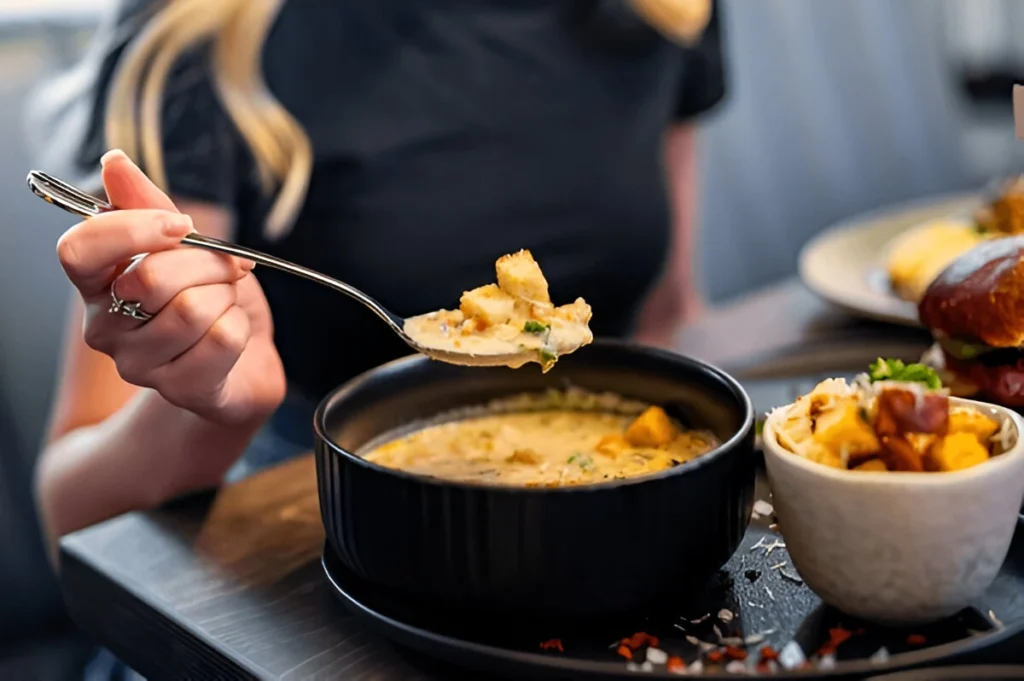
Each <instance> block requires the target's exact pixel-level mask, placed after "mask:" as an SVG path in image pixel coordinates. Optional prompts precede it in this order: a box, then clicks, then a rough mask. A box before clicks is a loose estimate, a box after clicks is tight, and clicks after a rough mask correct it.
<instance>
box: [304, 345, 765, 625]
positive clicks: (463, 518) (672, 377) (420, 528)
mask: <svg viewBox="0 0 1024 681" xmlns="http://www.w3.org/2000/svg"><path fill="white" fill-rule="evenodd" d="M569 386H575V387H578V388H582V389H585V390H590V391H599V392H603V391H612V392H615V393H618V394H619V395H622V396H623V397H626V398H631V399H637V400H643V401H646V402H650V403H653V404H658V405H661V406H662V407H664V408H665V409H666V411H668V412H669V414H670V415H671V416H673V417H675V418H677V419H679V420H680V421H681V422H682V423H684V424H686V425H692V426H694V427H703V428H708V429H710V430H712V431H714V432H715V433H716V434H717V435H718V437H719V438H720V439H721V440H722V442H723V443H724V444H723V445H722V446H721V447H719V448H718V449H716V450H714V451H713V452H710V453H708V454H706V455H704V456H702V457H699V458H697V459H694V460H693V461H690V462H687V463H684V464H682V465H680V466H676V467H674V468H671V469H669V470H666V471H661V472H659V473H654V474H651V475H647V476H644V477H638V478H632V479H625V480H617V481H613V482H608V483H603V484H597V485H586V486H577V487H565V488H524V487H497V486H483V485H472V484H464V483H458V482H449V481H445V480H440V479H435V478H429V477H422V476H415V475H411V474H408V473H404V472H401V471H397V470H392V469H389V468H384V467H382V466H378V465H376V464H373V463H369V462H367V461H366V460H364V459H362V458H360V457H358V456H356V455H355V454H353V452H356V451H359V450H360V448H361V447H362V446H363V445H365V444H366V443H368V442H370V441H371V440H373V439H375V438H377V437H379V436H380V435H382V434H383V433H386V432H387V431H390V430H393V429H395V428H399V427H401V426H403V425H406V424H408V423H409V422H411V421H417V420H422V419H429V418H430V417H433V416H437V415H439V414H441V413H443V412H446V411H449V410H452V409H456V408H460V407H468V406H475V405H482V404H484V403H486V402H488V401H490V400H492V399H495V398H499V397H508V396H512V395H516V394H519V393H523V392H533V391H543V390H545V389H547V388H551V387H556V388H562V387H569ZM315 430H316V461H317V476H318V481H319V493H320V509H321V515H322V516H323V522H324V528H325V529H326V533H327V541H328V543H329V544H330V547H331V548H333V550H334V551H336V552H337V554H338V556H339V557H340V559H341V560H342V561H343V562H344V563H345V565H347V566H348V567H349V568H350V569H351V570H352V571H353V572H354V573H355V574H356V575H358V576H360V577H362V578H365V579H367V580H370V581H372V582H375V583H377V584H382V585H386V586H389V587H392V588H394V589H396V590H399V591H401V592H404V593H406V594H407V595H409V596H410V597H417V598H420V599H426V600H427V601H429V602H434V603H436V604H437V605H438V607H443V608H445V609H451V608H458V609H466V610H487V611H490V612H494V611H502V612H505V613H508V614H509V615H515V614H519V615H525V616H537V615H542V616H553V617H575V616H586V615H594V614H599V613H600V614H610V613H615V612H619V611H627V610H631V609H633V608H635V607H641V606H647V605H650V604H651V603H652V602H654V601H657V600H658V599H660V598H661V597H666V596H670V595H673V594H676V593H678V592H681V593H685V592H687V591H689V590H692V589H700V588H701V587H703V585H704V584H705V583H706V582H707V580H708V579H709V578H710V577H711V575H712V574H713V573H715V572H716V571H717V570H718V568H719V567H721V565H722V564H724V563H725V562H726V560H727V559H728V558H729V557H730V556H731V555H732V554H733V552H734V551H735V550H736V547H737V546H738V545H739V542H740V539H741V538H742V537H743V534H744V532H745V530H746V527H747V523H748V521H749V519H750V512H751V506H752V503H753V500H752V497H753V489H754V473H755V455H754V411H753V407H752V406H751V403H750V400H749V399H748V397H747V395H746V393H745V392H744V391H743V389H742V388H741V387H740V385H739V384H738V383H737V382H736V381H735V380H734V379H732V378H731V377H729V376H728V375H726V374H725V373H723V372H721V371H719V370H718V369H715V368H713V367H711V366H708V365H706V364H703V363H701V362H698V361H696V360H693V359H688V358H686V357H682V356H679V355H675V354H671V353H667V352H661V351H658V350H652V349H647V348H642V347H638V346H633V345H629V344H624V343H618V342H609V341H598V342H596V343H594V344H593V345H591V346H588V347H586V348H584V349H583V350H580V351H579V352H577V353H575V354H573V355H570V356H568V357H565V358H563V359H561V360H560V361H559V363H558V365H557V366H556V367H555V368H554V369H553V370H552V371H551V372H549V373H548V374H541V372H540V371H537V370H536V367H526V368H523V369H518V370H511V369H503V368H493V369H484V368H465V367H457V366H452V365H448V364H441V363H438V362H434V361H431V360H428V359H427V358H425V357H419V356H417V357H410V358H407V359H401V360H398V361H395V362H391V363H390V364H386V365H384V366H382V367H379V368H377V369H374V370H372V371H369V372H367V373H365V374H363V375H362V376H359V377H357V378H356V379H354V380H352V381H351V382H349V383H347V384H346V385H344V386H342V387H341V388H339V389H338V390H336V391H334V392H333V393H332V394H330V395H328V396H327V397H326V398H325V399H324V401H323V402H322V403H321V404H320V406H319V408H318V409H317V412H316V417H315Z"/></svg>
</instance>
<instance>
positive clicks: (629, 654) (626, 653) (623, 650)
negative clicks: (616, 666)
mask: <svg viewBox="0 0 1024 681" xmlns="http://www.w3.org/2000/svg"><path fill="white" fill-rule="evenodd" d="M615 652H617V653H618V654H619V655H621V656H622V657H624V658H626V659H627V660H632V659H633V651H632V650H630V649H629V648H628V647H626V646H619V647H618V648H616V649H615Z"/></svg>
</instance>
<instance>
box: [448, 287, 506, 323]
mask: <svg viewBox="0 0 1024 681" xmlns="http://www.w3.org/2000/svg"><path fill="white" fill-rule="evenodd" d="M515 309H516V300H515V298H513V297H512V296H510V295H509V294H507V293H505V292H504V291H502V290H501V289H500V288H498V285H497V284H487V285H486V286H481V287H479V288H475V289H473V290H472V291H466V292H465V293H463V294H462V298H461V299H460V300H459V310H461V311H462V314H464V315H465V316H466V318H467V319H475V320H477V321H478V322H482V323H483V328H487V327H488V326H497V325H498V324H507V323H508V321H509V320H510V319H511V318H512V315H514V314H515ZM477 327H478V328H479V327H480V324H478V325H477ZM479 330H481V331H482V330H483V329H482V328H480V329H479Z"/></svg>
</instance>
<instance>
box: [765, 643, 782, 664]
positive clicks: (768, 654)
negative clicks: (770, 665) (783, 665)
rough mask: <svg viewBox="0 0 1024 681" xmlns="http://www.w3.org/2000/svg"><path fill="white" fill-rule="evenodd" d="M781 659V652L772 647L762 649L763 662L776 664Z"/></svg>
mask: <svg viewBox="0 0 1024 681" xmlns="http://www.w3.org/2000/svg"><path fill="white" fill-rule="evenodd" d="M778 659H779V651H777V650H775V648H772V647H771V646H765V647H764V648H761V662H775V661H777V660H778Z"/></svg>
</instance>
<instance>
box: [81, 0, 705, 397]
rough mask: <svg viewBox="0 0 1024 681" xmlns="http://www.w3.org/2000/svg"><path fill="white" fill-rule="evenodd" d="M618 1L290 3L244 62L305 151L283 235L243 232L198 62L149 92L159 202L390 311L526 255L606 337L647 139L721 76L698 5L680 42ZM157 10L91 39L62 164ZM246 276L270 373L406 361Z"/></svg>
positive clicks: (251, 228)
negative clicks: (263, 82) (304, 168)
mask: <svg viewBox="0 0 1024 681" xmlns="http://www.w3.org/2000/svg"><path fill="white" fill-rule="evenodd" d="M625 2H626V0H416V1H412V0H346V2H315V1H313V0H290V1H289V2H286V3H285V5H284V8H283V9H282V11H281V14H280V15H279V17H278V19H277V22H276V24H275V26H274V27H273V29H272V31H271V34H270V36H269V37H268V40H267V42H266V45H265V48H264V57H263V58H264V72H265V76H266V79H267V83H268V85H269V87H270V89H271V90H272V91H273V93H274V94H275V95H276V96H277V97H278V99H279V100H280V101H281V103H282V104H283V105H284V106H285V107H286V108H287V109H288V110H289V111H290V112H291V113H292V114H293V115H294V116H295V117H296V118H297V119H298V120H299V122H300V123H301V124H302V125H303V126H304V127H305V129H306V132H307V133H308V135H309V136H310V138H311V140H312V143H313V147H314V151H315V167H314V172H313V177H312V182H311V185H310V188H309V194H308V199H307V201H306V203H305V207H304V208H303V210H302V212H301V214H300V216H299V218H298V221H297V223H296V225H295V227H294V229H293V231H292V232H291V233H290V234H289V235H288V236H287V237H285V238H284V239H282V240H280V241H278V242H268V241H267V240H266V239H264V238H263V236H262V223H263V218H264V217H265V214H266V210H267V208H268V206H269V201H268V199H267V197H265V196H262V195H261V193H260V191H259V188H258V185H257V183H256V178H255V173H254V167H253V164H252V160H251V158H250V156H249V152H248V150H247V147H246V146H245V144H244V142H243V141H242V140H241V138H240V137H239V136H238V134H237V132H236V131H235V129H234V127H233V125H232V124H231V122H230V119H228V117H227V116H226V114H225V112H224V110H223V109H222V108H221V106H220V105H219V103H218V101H217V99H216V96H215V94H214V91H213V88H212V85H211V79H210V74H209V70H208V62H207V60H206V59H205V58H204V55H203V54H201V53H197V54H193V55H190V56H189V57H188V58H186V59H183V60H182V63H181V64H180V65H179V67H178V68H177V69H176V70H175V72H174V73H173V75H172V77H171V79H170V82H169V83H168V87H167V91H166V102H165V112H164V139H165V147H166V152H165V156H166V159H165V161H166V166H167V174H168V180H169V183H170V188H171V191H172V193H173V194H174V195H176V196H181V197H187V198H190V199H196V200H203V201H210V202H214V203H217V204H222V205H224V206H227V207H230V208H231V209H232V210H233V211H234V212H235V213H236V215H237V216H238V222H237V225H238V227H237V234H236V239H237V240H238V241H239V242H240V243H243V244H245V245H249V246H252V247H256V248H259V249H264V250H266V251H268V252H270V253H274V254H276V255H279V256H282V257H285V258H288V259H291V260H294V261H296V262H299V263H302V264H304V265H307V266H309V267H313V268H315V269H318V270H320V271H322V272H325V273H327V274H330V275H333V276H336V277H338V278H340V279H343V280H344V281H347V282H349V283H351V284H353V285H355V286H357V287H359V288H361V289H363V290H365V291H366V292H368V293H369V294H370V295H372V296H374V297H376V298H377V299H378V300H380V302H381V303H383V304H384V305H385V306H387V307H388V308H390V309H392V310H394V311H395V312H397V313H398V314H401V315H406V316H407V315H413V314H418V313H421V312H425V311H429V310H434V309H438V308H442V307H447V308H452V307H455V306H457V305H458V299H459V295H460V294H461V292H462V291H463V290H467V289H470V288H474V287H476V286H480V285H483V284H485V283H488V282H491V281H493V279H494V261H495V260H496V259H497V258H498V257H499V256H501V255H502V254H505V253H510V252H513V251H516V250H518V249H520V248H529V249H530V250H532V252H533V254H534V256H535V257H536V258H537V260H538V261H539V262H540V264H541V267H542V268H543V270H544V272H545V274H546V275H547V276H548V279H549V280H550V289H551V295H552V298H553V299H554V301H555V302H556V303H559V304H560V303H564V302H570V301H571V300H573V299H575V298H576V297H577V296H582V297H584V298H585V299H586V300H587V301H588V302H589V303H590V304H591V305H592V307H593V309H594V318H593V322H592V328H593V329H594V332H595V334H596V335H597V336H625V335H628V334H629V333H630V332H631V330H632V327H633V323H634V317H635V314H636V312H637V311H638V308H639V305H640V303H641V302H642V299H643V298H644V296H645V295H646V293H647V292H648V291H649V289H650V288H651V286H652V284H653V283H654V282H655V281H656V279H657V278H658V276H659V274H660V273H661V271H662V269H663V267H664V265H665V261H666V258H667V254H668V245H669V239H670V225H669V212H668V204H667V197H666V194H665V187H664V181H663V169H662V166H661V158H662V141H663V134H664V133H665V131H666V130H667V129H668V128H669V126H670V125H671V124H672V123H674V122H678V121H682V120H686V119H689V118H691V117H693V116H695V115H697V114H699V113H701V112H703V111H705V110H707V109H709V108H710V107H712V106H713V105H714V104H715V103H717V102H718V101H719V100H720V99H721V98H722V96H723V91H724V81H723V69H722V55H721V46H720V35H719V20H718V17H717V12H716V14H715V15H714V17H713V19H712V22H711V24H710V25H709V27H708V29H707V31H706V33H705V35H704V37H703V39H702V40H701V41H700V43H699V44H698V45H696V46H694V47H691V48H681V47H678V46H675V45H673V44H671V43H669V42H668V41H666V40H665V39H663V38H661V37H660V36H659V35H658V34H657V33H656V32H655V31H653V30H652V29H650V28H648V27H647V26H646V25H645V24H643V22H642V21H640V19H639V18H637V17H635V16H634V15H633V14H632V13H631V12H630V11H629V10H628V9H627V7H626V5H625ZM162 4H163V3H159V2H147V1H145V0H132V1H131V2H126V3H124V4H123V6H122V8H121V14H120V16H119V20H118V24H117V27H118V28H117V30H115V31H111V32H109V33H108V34H106V36H105V37H104V38H103V40H105V41H106V43H107V45H106V46H105V50H106V51H105V53H104V57H103V63H102V66H101V68H99V69H98V71H97V73H98V77H97V81H96V83H95V87H94V88H93V89H92V91H91V93H90V95H89V96H91V97H92V98H93V99H92V107H91V108H92V121H91V124H90V126H89V133H88V134H87V135H86V136H85V137H86V138H87V139H86V140H85V142H84V144H82V145H81V147H80V148H79V149H78V150H77V151H78V154H77V157H76V161H77V164H78V167H79V170H80V171H82V172H85V171H88V170H90V169H92V168H94V167H95V164H96V163H97V161H98V159H99V156H100V154H101V153H102V152H103V151H104V150H105V144H104V141H103V138H102V137H103V136H102V108H103V104H104V102H105V98H106V91H107V89H108V85H109V79H110V75H111V73H112V71H113V68H114V66H115V65H116V63H117V60H118V59H119V57H120V54H121V52H122V50H123V48H124V45H125V44H126V43H127V42H128V41H129V40H130V39H131V37H132V35H133V34H134V33H135V32H136V31H137V30H138V27H139V25H141V23H142V22H143V21H144V20H145V19H146V18H147V17H148V16H150V15H151V14H152V12H153V11H154V10H156V9H158V8H159V7H160V6H161V5H162ZM716 9H717V8H716ZM257 272H258V274H257V276H258V277H259V280H260V282H261V283H262V285H263V288H264V290H265V292H266V294H267V298H268V300H269V302H270V306H271V309H272V312H273V316H274V322H275V328H276V336H277V344H278V348H279V350H280V352H281V355H282V358H283V360H284V364H285V368H286V371H287V373H288V376H289V380H290V381H291V382H292V384H293V385H295V386H296V387H298V388H299V389H300V390H301V391H302V392H304V393H305V394H306V395H307V396H309V397H311V398H314V399H315V398H318V397H320V396H321V395H322V394H324V393H325V392H326V391H328V390H329V389H331V388H332V387H334V386H336V385H338V384H339V383H341V382H343V381H345V380H346V379H348V378H350V377H352V376H353V375H355V374H357V373H359V372H361V371H364V370H366V369H369V368H371V367H373V366H375V365H377V364H380V363H382V362H384V361H387V360H390V359H393V358H395V357H398V356H402V355H405V354H408V353H409V350H408V348H407V347H406V346H404V345H403V344H402V343H401V341H399V340H398V339H397V338H396V337H395V336H394V335H393V334H392V332H391V331H390V330H388V328H387V327H386V326H385V325H384V324H382V323H381V322H379V321H378V320H377V319H376V318H374V317H373V316H372V314H371V313H370V312H368V311H367V310H365V309H364V308H362V307H360V306H359V305H358V304H356V303H355V302H353V301H350V300H348V299H346V298H345V297H343V296H342V295H340V294H337V293H334V292H332V291H330V290H328V289H325V288H322V287H320V286H318V285H316V284H312V283H310V282H307V281H305V280H300V279H296V278H293V277H290V276H288V275H284V274H281V273H278V272H274V271H269V270H265V269H261V268H257Z"/></svg>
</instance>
